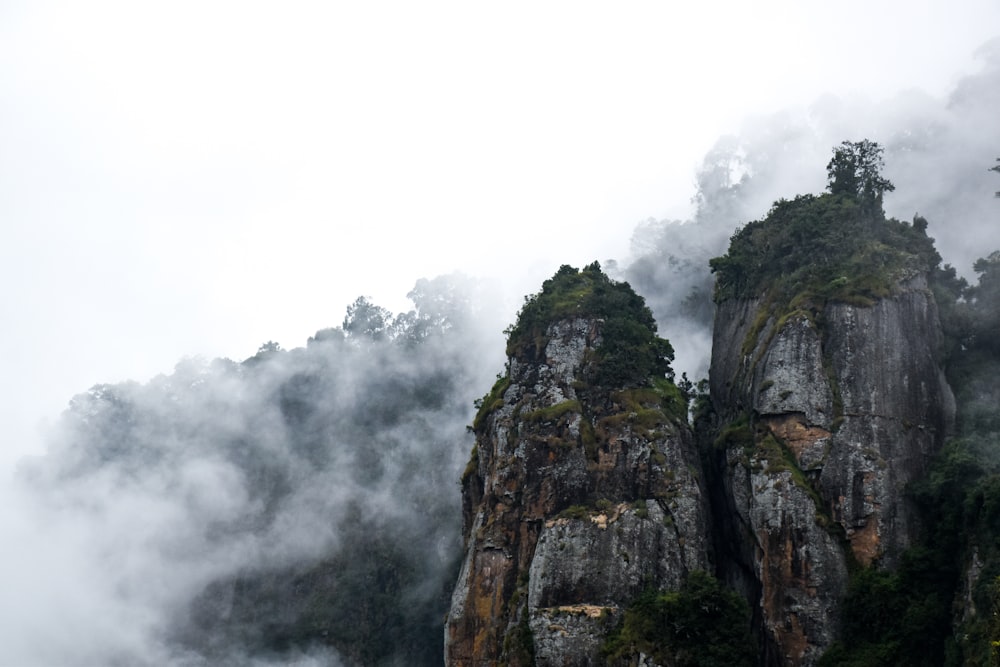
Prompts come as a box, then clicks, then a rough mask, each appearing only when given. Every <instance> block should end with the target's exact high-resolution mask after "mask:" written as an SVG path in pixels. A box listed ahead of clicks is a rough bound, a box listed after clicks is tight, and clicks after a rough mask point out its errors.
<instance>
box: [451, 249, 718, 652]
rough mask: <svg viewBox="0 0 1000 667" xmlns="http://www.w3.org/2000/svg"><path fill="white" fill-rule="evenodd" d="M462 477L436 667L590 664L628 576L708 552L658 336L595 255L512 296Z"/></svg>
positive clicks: (690, 565)
mask: <svg viewBox="0 0 1000 667" xmlns="http://www.w3.org/2000/svg"><path fill="white" fill-rule="evenodd" d="M507 352H508V357H509V360H508V365H507V372H506V374H505V375H503V376H502V377H501V378H500V379H499V380H498V381H497V383H496V385H495V386H494V388H493V391H492V392H491V393H490V394H489V395H488V396H486V397H485V398H484V399H483V402H482V406H481V409H480V412H479V414H478V416H477V418H476V422H475V424H474V430H475V434H476V445H475V449H474V452H473V457H472V460H471V461H470V463H469V468H468V469H467V471H466V474H465V476H464V478H463V506H464V511H465V526H464V536H465V541H466V556H465V561H464V564H463V566H462V569H461V573H460V575H459V580H458V583H457V585H456V588H455V592H454V595H453V598H452V607H451V611H450V613H449V615H448V619H447V628H446V633H445V634H446V638H445V640H446V661H447V664H449V665H467V666H472V665H495V664H511V665H528V664H548V665H596V664H603V660H602V658H601V654H600V649H601V645H602V643H603V642H604V640H605V638H606V636H607V635H608V633H609V631H611V630H612V629H613V628H614V627H615V625H616V624H617V622H618V621H619V620H620V619H621V618H622V615H623V612H624V609H625V608H626V607H627V606H628V604H629V603H630V602H632V601H633V600H634V599H635V598H636V597H637V596H638V595H639V594H640V593H641V592H643V590H645V589H647V588H653V589H655V590H673V589H677V588H679V587H680V586H681V584H682V582H683V581H684V579H685V577H686V575H688V574H689V573H691V572H693V571H696V570H707V569H708V566H709V537H708V536H709V523H708V511H707V496H706V491H705V489H704V486H703V476H702V474H701V472H700V464H699V459H698V455H697V452H696V450H695V447H694V442H693V437H692V433H691V431H690V430H689V428H688V426H687V424H686V401H685V399H684V398H683V397H682V395H681V393H680V392H679V390H678V389H677V387H676V386H675V385H674V384H673V382H671V381H670V380H668V379H667V376H668V374H669V373H670V369H669V360H670V357H671V356H672V352H671V350H670V347H669V344H668V343H667V342H666V341H664V340H662V339H659V338H657V337H656V335H655V324H654V323H653V321H652V316H651V315H650V314H649V311H648V309H647V308H646V307H645V305H644V303H643V301H642V299H641V298H640V297H638V296H636V295H635V294H634V292H632V290H631V288H629V287H628V285H627V284H623V283H614V282H612V281H610V280H609V279H608V278H607V277H606V276H605V275H604V274H603V273H602V272H601V271H600V267H599V266H597V265H596V263H595V264H594V265H591V266H589V267H587V268H585V269H584V270H583V271H577V270H576V269H573V268H571V267H568V266H564V267H563V268H562V269H560V270H559V272H558V273H557V274H556V275H555V276H554V277H553V278H552V279H550V280H548V281H546V282H545V284H544V285H543V289H542V292H541V293H540V294H538V295H536V296H535V297H533V298H532V299H530V300H529V301H528V302H527V303H526V305H525V307H524V309H523V310H522V312H521V314H520V317H519V320H518V323H517V325H516V326H515V327H514V328H513V329H512V330H511V331H510V338H509V340H508V349H507Z"/></svg>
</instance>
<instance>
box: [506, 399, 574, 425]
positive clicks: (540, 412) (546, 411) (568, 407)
mask: <svg viewBox="0 0 1000 667" xmlns="http://www.w3.org/2000/svg"><path fill="white" fill-rule="evenodd" d="M582 411H583V407H582V406H581V405H580V401H576V400H571V401H563V402H562V403H556V404H555V405H550V406H548V407H546V408H539V409H537V410H532V411H531V412H527V413H524V414H522V415H521V419H523V420H524V421H526V422H528V423H529V424H530V423H540V422H558V421H560V420H561V419H562V418H563V417H565V416H566V415H568V414H580V412H582Z"/></svg>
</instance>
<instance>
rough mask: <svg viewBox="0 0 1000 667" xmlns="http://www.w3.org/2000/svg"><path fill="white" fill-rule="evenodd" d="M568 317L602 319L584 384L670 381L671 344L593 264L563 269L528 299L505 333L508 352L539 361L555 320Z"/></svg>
mask: <svg viewBox="0 0 1000 667" xmlns="http://www.w3.org/2000/svg"><path fill="white" fill-rule="evenodd" d="M571 317H594V318H600V319H602V320H604V324H603V326H602V330H601V337H602V342H601V344H600V345H599V346H598V347H597V349H596V358H595V359H593V363H592V364H590V365H589V366H590V370H589V376H588V377H586V378H584V379H585V380H586V381H587V383H588V384H592V385H599V386H604V387H622V386H641V385H644V384H646V383H647V382H648V381H649V378H651V377H653V378H661V377H669V378H673V371H672V369H671V368H670V362H671V361H673V358H674V351H673V348H672V347H671V346H670V343H669V342H667V341H666V340H665V339H663V338H660V337H659V336H657V334H656V322H655V321H654V320H653V314H652V313H651V312H650V310H649V308H647V307H646V303H645V301H644V300H643V298H642V297H641V296H639V295H638V294H636V293H635V292H634V291H633V290H632V288H631V287H630V286H629V284H628V283H619V282H615V281H613V280H611V279H610V278H608V276H607V275H606V274H605V273H604V272H603V271H601V266H600V264H598V263H597V262H594V263H593V264H590V265H588V266H586V267H585V268H584V269H583V270H582V271H580V270H577V269H575V268H573V267H571V266H568V265H563V266H562V267H560V269H559V271H557V272H556V274H555V275H554V276H553V277H552V278H550V279H548V280H546V281H545V282H544V283H542V291H541V292H539V293H537V294H535V295H532V296H530V297H527V298H526V299H525V303H524V307H523V308H522V309H521V312H520V313H519V314H518V318H517V323H516V324H515V325H514V326H513V327H511V328H510V329H508V332H507V333H508V338H507V354H508V356H512V357H515V358H518V359H525V360H538V359H540V358H541V355H542V354H543V353H544V350H545V346H546V345H547V344H548V338H547V335H546V332H547V331H548V328H549V326H550V325H551V324H553V323H554V322H556V321H558V320H560V319H565V318H571Z"/></svg>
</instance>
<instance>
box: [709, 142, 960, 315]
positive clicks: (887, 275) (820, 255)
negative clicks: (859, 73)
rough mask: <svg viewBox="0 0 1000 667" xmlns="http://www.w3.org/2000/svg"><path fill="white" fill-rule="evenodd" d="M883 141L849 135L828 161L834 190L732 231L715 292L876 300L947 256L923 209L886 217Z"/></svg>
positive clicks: (716, 265) (779, 206)
mask: <svg viewBox="0 0 1000 667" xmlns="http://www.w3.org/2000/svg"><path fill="white" fill-rule="evenodd" d="M881 165H882V148H881V147H880V146H879V145H878V144H876V143H873V142H870V141H868V140H865V141H862V142H858V143H851V142H844V143H843V144H841V145H840V146H839V147H838V148H836V149H834V158H833V159H832V160H831V161H830V164H829V165H828V166H827V170H828V172H829V174H830V185H829V190H830V192H829V193H826V194H822V195H799V196H798V197H795V198H794V199H792V200H787V199H781V200H779V201H777V202H775V204H774V206H772V208H771V210H770V211H769V212H768V214H767V216H766V217H765V218H764V219H763V220H755V221H753V222H750V223H747V224H746V225H745V226H743V227H742V228H740V229H739V230H737V231H736V233H735V234H733V236H732V238H731V239H730V244H729V250H728V252H727V254H726V255H724V256H722V257H716V258H714V259H712V260H710V262H709V265H710V266H711V269H712V272H713V273H715V276H716V286H715V300H716V302H721V301H724V300H726V299H729V298H753V297H758V296H761V295H763V294H764V293H765V292H766V293H768V294H770V295H771V297H772V298H777V299H779V300H780V301H781V302H783V303H784V304H786V305H789V306H790V305H791V304H792V303H793V302H794V303H795V304H796V306H795V307H804V306H807V305H808V304H809V303H812V304H813V305H820V304H821V303H823V302H826V301H841V302H850V303H855V304H857V305H870V304H871V303H872V302H873V301H874V300H875V299H879V298H883V297H885V296H888V295H889V294H890V293H892V291H893V290H894V289H895V288H896V286H897V285H898V283H899V281H900V280H901V279H904V278H906V277H911V276H913V275H916V274H918V273H920V272H926V271H929V270H931V269H933V268H935V267H936V266H937V265H938V263H939V262H940V259H941V258H940V256H939V255H938V254H937V252H936V251H935V249H934V244H933V241H932V240H931V239H930V238H928V236H927V233H926V230H927V223H926V221H925V220H923V219H922V218H920V217H919V216H917V217H915V218H914V222H913V224H912V225H910V224H907V223H905V222H900V221H899V220H894V219H886V217H885V213H884V212H883V211H882V206H881V201H882V193H883V192H885V191H886V190H892V189H893V186H892V183H890V182H889V181H888V180H886V179H885V178H883V177H882V176H881V174H880V173H879V168H880V167H881Z"/></svg>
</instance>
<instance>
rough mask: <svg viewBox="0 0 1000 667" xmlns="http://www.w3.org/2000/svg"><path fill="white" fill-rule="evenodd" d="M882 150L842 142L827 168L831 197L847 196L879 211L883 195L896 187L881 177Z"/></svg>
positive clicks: (864, 141)
mask: <svg viewBox="0 0 1000 667" xmlns="http://www.w3.org/2000/svg"><path fill="white" fill-rule="evenodd" d="M882 152H883V149H882V147H881V146H880V145H879V144H877V143H876V142H874V141H869V140H868V139H862V140H861V141H844V142H842V143H841V144H840V145H839V146H837V147H835V148H834V149H833V157H832V158H830V162H829V163H827V165H826V173H827V177H828V182H827V189H828V190H829V191H830V194H833V195H847V196H849V197H853V198H855V199H856V200H857V201H858V202H859V203H860V204H862V205H863V206H870V207H873V208H877V209H881V208H882V194H883V193H885V192H892V191H893V190H895V189H896V186H894V185H893V184H892V182H890V181H889V179H887V178H885V177H884V176H882V167H883V166H884V164H885V163H884V160H883V159H882Z"/></svg>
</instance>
